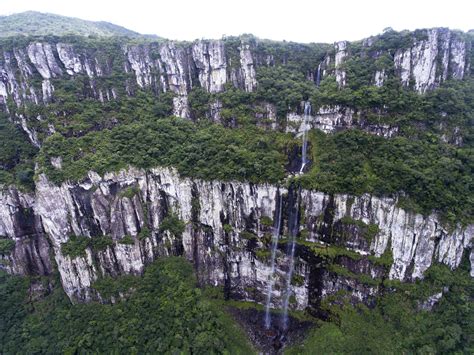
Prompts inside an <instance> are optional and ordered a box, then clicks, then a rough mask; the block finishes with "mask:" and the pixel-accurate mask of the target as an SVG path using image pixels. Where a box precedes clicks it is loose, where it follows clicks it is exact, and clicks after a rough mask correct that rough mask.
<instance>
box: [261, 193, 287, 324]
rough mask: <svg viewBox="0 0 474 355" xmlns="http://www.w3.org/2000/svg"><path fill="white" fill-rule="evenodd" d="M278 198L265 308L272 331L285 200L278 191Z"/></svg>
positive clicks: (266, 322) (266, 319)
mask: <svg viewBox="0 0 474 355" xmlns="http://www.w3.org/2000/svg"><path fill="white" fill-rule="evenodd" d="M277 196H278V198H279V199H280V201H279V204H278V209H277V210H276V211H275V221H274V223H273V235H272V261H271V272H270V280H269V281H268V287H267V303H266V306H265V328H266V329H270V325H271V316H270V303H271V300H272V292H273V286H274V285H275V277H274V275H275V258H276V251H277V247H278V238H279V237H280V228H281V208H282V202H283V198H282V196H281V195H280V191H278V195H277Z"/></svg>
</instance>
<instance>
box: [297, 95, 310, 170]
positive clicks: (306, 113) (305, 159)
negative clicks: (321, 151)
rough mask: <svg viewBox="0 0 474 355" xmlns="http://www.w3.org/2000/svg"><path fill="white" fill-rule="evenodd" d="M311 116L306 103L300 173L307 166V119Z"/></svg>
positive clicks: (307, 102) (308, 104) (308, 105)
mask: <svg viewBox="0 0 474 355" xmlns="http://www.w3.org/2000/svg"><path fill="white" fill-rule="evenodd" d="M310 115H311V104H310V103H309V101H306V102H305V104H304V121H303V147H302V148H301V169H300V173H302V172H303V170H304V167H305V166H306V164H307V158H306V151H307V149H308V134H307V131H308V118H309V116H310Z"/></svg>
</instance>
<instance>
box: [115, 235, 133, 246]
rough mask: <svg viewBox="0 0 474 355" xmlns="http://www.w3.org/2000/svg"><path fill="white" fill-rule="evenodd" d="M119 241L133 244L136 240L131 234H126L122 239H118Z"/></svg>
mask: <svg viewBox="0 0 474 355" xmlns="http://www.w3.org/2000/svg"><path fill="white" fill-rule="evenodd" d="M118 243H120V244H126V245H133V244H135V241H134V240H133V237H132V236H131V235H124V236H123V237H122V239H119V240H118Z"/></svg>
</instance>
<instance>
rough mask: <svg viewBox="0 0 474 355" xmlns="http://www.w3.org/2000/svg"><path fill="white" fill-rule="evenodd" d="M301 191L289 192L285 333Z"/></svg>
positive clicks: (284, 309) (291, 190) (284, 304)
mask: <svg viewBox="0 0 474 355" xmlns="http://www.w3.org/2000/svg"><path fill="white" fill-rule="evenodd" d="M299 190H300V189H299V188H298V191H295V189H290V190H289V191H288V194H289V196H288V197H289V198H288V206H290V208H291V209H290V211H289V216H288V232H289V234H290V242H289V244H288V248H287V256H288V259H289V263H288V271H287V276H286V285H285V294H284V296H283V297H284V298H283V320H282V328H283V331H285V330H287V329H288V306H289V303H290V296H291V279H292V278H293V269H294V266H295V248H296V241H295V238H296V235H297V234H298V225H299V223H298V215H299V199H300V191H299ZM295 195H296V200H295Z"/></svg>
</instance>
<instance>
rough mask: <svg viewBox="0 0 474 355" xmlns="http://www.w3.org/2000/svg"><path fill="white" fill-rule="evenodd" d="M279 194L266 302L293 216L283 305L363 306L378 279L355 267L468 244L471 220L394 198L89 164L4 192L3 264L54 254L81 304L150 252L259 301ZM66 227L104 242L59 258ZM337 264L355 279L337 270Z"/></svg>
mask: <svg viewBox="0 0 474 355" xmlns="http://www.w3.org/2000/svg"><path fill="white" fill-rule="evenodd" d="M295 194H299V197H298V198H295ZM280 196H281V198H282V199H283V201H282V202H283V213H282V226H283V228H282V237H281V241H280V244H279V252H278V253H277V259H276V273H275V275H274V276H273V277H276V285H277V287H275V288H274V293H273V295H274V297H273V299H272V301H273V305H274V306H279V305H280V302H281V292H282V290H283V285H284V283H285V275H286V269H287V267H288V260H287V257H286V256H285V250H286V247H287V243H286V242H287V240H288V239H287V237H286V235H288V225H289V223H290V221H289V219H291V218H296V220H294V221H291V223H295V222H296V225H297V226H298V231H299V237H298V243H297V249H296V254H295V256H296V261H295V275H296V276H294V280H295V281H294V282H292V292H293V295H294V299H293V302H292V303H291V307H293V308H298V309H303V308H306V307H307V306H309V307H317V305H318V304H319V302H320V301H321V299H323V298H324V297H327V296H328V295H331V294H334V293H335V292H338V291H340V290H346V291H348V292H349V293H350V294H351V295H352V297H353V299H354V301H363V302H367V303H369V302H370V300H371V299H373V297H374V296H375V295H376V294H377V293H378V291H379V286H377V283H375V284H374V283H367V282H364V280H363V279H362V278H360V276H361V275H366V276H369V277H370V278H372V279H373V280H380V279H382V278H385V277H389V278H391V279H398V280H405V281H409V280H412V279H416V278H422V277H423V273H424V272H425V271H426V270H427V269H428V268H429V266H430V265H431V264H432V263H433V262H440V263H444V264H446V265H448V266H449V267H451V268H456V267H457V266H458V265H459V264H460V262H461V259H462V257H463V254H464V253H467V252H468V249H469V248H470V247H471V246H472V236H473V232H474V226H472V225H470V226H467V227H462V226H457V227H456V228H455V229H454V230H450V231H448V230H446V229H444V228H443V227H442V225H441V224H440V223H439V221H438V220H437V218H436V216H434V215H431V216H426V217H424V216H422V215H419V214H415V213H411V212H407V211H405V210H403V209H401V208H399V207H397V201H396V200H394V199H391V198H376V197H373V196H370V195H363V196H360V197H353V196H348V195H328V194H324V193H320V192H316V191H307V190H301V191H299V190H298V189H295V188H291V187H290V188H289V189H287V188H284V187H278V186H274V185H269V184H262V185H254V184H248V183H242V182H220V181H202V180H197V179H189V178H183V177H180V176H179V174H178V173H177V172H176V171H175V170H174V169H169V168H156V169H152V170H150V171H144V170H139V169H134V168H130V169H128V170H123V171H120V172H118V173H108V174H105V175H104V176H99V175H98V174H96V173H94V172H90V173H89V175H88V177H87V178H86V179H84V180H83V181H81V182H74V183H73V182H65V183H63V184H62V185H61V186H55V185H54V184H52V183H51V182H50V181H48V179H47V178H46V176H45V175H41V176H40V178H39V181H38V182H37V187H36V192H35V195H34V196H33V195H29V194H24V193H21V192H19V191H17V190H15V189H9V190H6V191H3V192H1V193H0V235H1V236H2V238H8V239H10V240H13V241H14V242H15V244H14V248H13V249H12V251H11V252H10V253H5V254H4V255H3V256H2V264H1V265H2V267H3V268H4V269H7V270H8V271H10V272H13V273H20V274H48V273H50V272H51V271H52V267H51V260H49V255H51V256H52V257H53V258H54V260H55V262H56V264H57V267H58V270H59V273H60V275H61V280H62V285H63V287H64V290H65V291H66V293H67V294H68V296H69V297H70V298H71V299H73V300H75V301H87V300H91V299H96V298H100V295H99V294H97V292H96V291H95V290H94V288H93V287H92V285H93V283H94V281H96V280H97V279H99V278H101V277H104V276H107V275H109V276H117V275H121V274H129V273H130V274H140V273H141V272H142V271H143V268H144V267H145V265H147V264H148V263H150V262H151V261H153V260H154V259H156V258H157V257H159V256H166V255H184V256H185V257H186V258H187V259H189V260H191V261H192V262H193V264H194V266H195V269H196V272H197V275H198V279H199V281H200V282H201V283H202V284H212V285H221V286H223V287H224V292H225V293H226V295H227V296H229V297H236V298H239V299H247V300H254V301H257V302H263V301H264V299H265V292H266V289H267V282H268V279H269V277H270V264H269V261H268V252H269V248H270V244H269V243H270V241H271V232H272V226H271V225H269V223H268V222H265V220H271V219H273V218H274V216H275V209H276V208H277V206H278V203H279V201H278V199H279V198H280ZM291 201H293V202H294V201H299V202H298V203H297V204H295V203H293V202H291ZM169 216H175V217H176V218H179V219H180V220H181V221H183V222H184V224H185V227H184V231H183V232H182V233H181V234H179V235H176V234H173V233H172V232H171V231H169V230H164V229H163V228H162V223H163V221H164V220H165V219H166V218H169ZM292 216H293V217H292ZM369 229H370V230H371V231H372V232H371V233H369ZM72 235H75V236H84V237H89V238H92V239H94V238H98V237H101V236H107V237H108V238H110V239H111V241H112V242H111V244H110V245H109V246H107V247H106V248H105V249H101V250H95V249H94V248H93V247H88V248H87V249H85V254H84V255H83V256H77V257H71V256H69V255H64V253H63V251H62V243H67V242H68V241H69V240H70V238H71V236H72ZM130 237H131V239H130ZM124 238H128V239H129V240H128V242H127V243H124ZM130 240H131V242H130ZM386 255H391V257H392V259H390V261H389V264H388V265H385V266H384V264H383V263H381V262H377V261H378V260H379V259H380V260H382V259H383V258H386ZM471 261H472V257H471ZM334 265H338V267H339V268H341V267H342V268H344V269H345V270H346V271H347V272H349V273H350V274H351V275H352V276H350V277H349V276H347V272H346V273H342V274H341V273H338V272H337V269H335V268H334ZM278 285H279V286H278Z"/></svg>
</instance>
